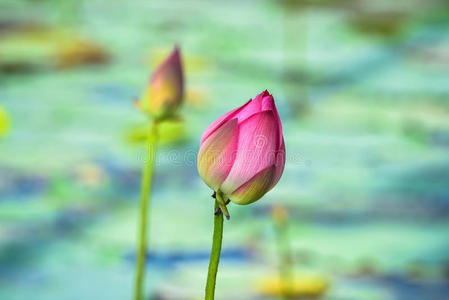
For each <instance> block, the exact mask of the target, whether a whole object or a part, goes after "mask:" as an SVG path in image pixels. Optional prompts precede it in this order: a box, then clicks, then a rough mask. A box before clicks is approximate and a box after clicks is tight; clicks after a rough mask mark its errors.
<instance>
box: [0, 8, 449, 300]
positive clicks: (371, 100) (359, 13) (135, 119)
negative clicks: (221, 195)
mask: <svg viewBox="0 0 449 300" xmlns="http://www.w3.org/2000/svg"><path fill="white" fill-rule="evenodd" d="M174 45H179V46H180V47H181V49H182V55H183V60H184V66H185V70H186V91H187V93H186V97H185V103H184V105H183V108H182V110H181V115H182V119H183V121H182V122H173V123H168V124H165V125H164V126H163V128H162V129H161V131H162V140H163V145H161V147H160V148H159V152H158V156H157V164H156V168H155V182H154V189H153V199H152V201H153V206H152V212H151V230H150V232H151V233H150V241H151V249H150V251H149V253H148V256H149V272H148V275H147V283H148V287H147V288H148V292H149V294H150V295H149V299H202V297H203V289H204V285H205V277H206V271H207V264H208V258H209V251H210V245H211V235H212V216H211V210H212V206H213V201H212V198H210V194H211V191H210V190H209V189H208V188H207V186H206V185H205V184H204V183H203V182H202V181H201V179H200V178H199V176H198V174H197V170H196V152H197V151H198V147H199V140H200V136H201V134H202V132H203V130H204V129H205V128H206V127H207V126H208V125H209V124H210V123H211V122H212V121H213V120H214V119H216V118H217V117H218V116H220V115H221V114H223V113H225V112H227V111H229V110H231V109H233V108H235V107H237V106H240V105H242V104H243V103H245V102H246V101H247V100H248V99H250V98H252V97H254V96H255V95H257V94H258V93H260V92H262V91H263V90H265V89H268V90H269V91H270V92H271V93H272V94H273V95H274V97H275V100H276V104H277V106H278V110H279V113H280V116H281V119H282V122H283V127H284V137H285V142H286V148H287V164H286V168H285V172H284V175H283V177H282V179H281V181H280V182H279V184H278V185H277V186H276V188H275V189H273V190H272V191H271V192H270V193H268V194H267V195H266V196H265V197H264V198H263V199H262V200H260V201H258V202H256V203H254V204H252V205H250V206H236V205H232V204H231V205H230V213H231V216H232V217H231V220H230V221H228V222H225V233H224V245H223V253H222V260H221V265H220V270H219V280H218V285H217V299H276V296H275V295H274V294H276V293H275V292H273V290H275V287H273V286H272V285H273V284H272V281H273V278H274V279H276V278H277V276H278V275H277V274H278V269H279V268H278V266H279V256H278V253H279V251H278V250H277V246H278V244H279V243H278V241H279V239H278V238H277V233H276V232H277V231H276V230H275V227H274V226H273V218H272V213H271V211H272V208H273V206H276V205H277V206H281V207H284V208H285V209H286V210H287V212H288V226H287V234H288V235H287V239H288V241H287V243H286V244H290V246H289V247H290V251H291V254H292V257H293V260H294V261H293V262H292V264H291V265H292V266H293V267H294V271H295V273H296V274H297V276H298V277H300V280H298V284H299V285H302V288H303V289H304V290H305V291H309V292H308V293H306V292H305V294H304V297H306V298H307V297H309V296H313V295H314V296H316V297H318V298H321V299H348V300H352V299H355V300H360V299H362V300H363V299H381V300H384V299H386V300H389V299H407V300H413V299H447V298H448V297H449V234H448V232H449V218H448V217H449V152H448V150H449V118H448V116H449V103H448V101H449V3H448V2H447V1H445V0H427V1H422V0H403V1H388V0H376V1H370V0H339V1H332V0H316V1H313V0H309V1H299V0H298V1H294V0H283V1H281V0H279V1H274V0H270V1H269V0H264V1H249V0H239V1H235V0H231V1H220V2H216V1H206V0H177V1H143V0H140V1H116V0H108V1H107V0H92V1H81V0H79V1H77V0H73V1H56V0H6V1H5V0H0V299H5V300H23V299H36V300H40V299H45V300H53V299H58V300H60V299H130V298H131V295H132V287H133V276H134V275H133V271H134V259H135V247H136V242H135V240H136V228H137V216H138V199H139V185H140V176H141V168H142V163H143V157H144V155H145V150H144V140H145V128H146V126H147V124H148V120H147V118H146V117H145V116H144V115H142V114H141V113H140V112H139V111H137V110H136V109H135V107H134V105H133V99H134V98H135V97H139V96H140V95H141V94H142V92H143V90H144V89H145V87H146V84H147V82H148V78H149V76H150V74H151V72H152V70H154V68H155V66H156V65H157V64H158V63H159V62H160V61H161V60H162V59H163V58H164V57H165V56H166V55H167V54H168V53H169V52H170V51H171V50H172V48H173V46H174ZM311 291H312V292H311Z"/></svg>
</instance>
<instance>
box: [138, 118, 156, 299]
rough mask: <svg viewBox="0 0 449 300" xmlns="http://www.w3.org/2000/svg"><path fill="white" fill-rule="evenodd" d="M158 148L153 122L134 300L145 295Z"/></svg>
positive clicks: (142, 199) (145, 171)
mask: <svg viewBox="0 0 449 300" xmlns="http://www.w3.org/2000/svg"><path fill="white" fill-rule="evenodd" d="M156 147H157V122H156V121H153V122H152V123H151V126H150V132H149V135H148V145H147V159H146V161H144V167H143V174H142V183H141V191H140V218H139V233H138V239H139V247H138V249H137V254H136V256H137V262H136V269H135V286H134V299H135V300H142V299H143V295H144V279H145V267H146V253H147V243H148V241H147V232H148V218H147V215H148V214H149V209H150V195H151V180H152V177H153V166H154V158H155V154H156Z"/></svg>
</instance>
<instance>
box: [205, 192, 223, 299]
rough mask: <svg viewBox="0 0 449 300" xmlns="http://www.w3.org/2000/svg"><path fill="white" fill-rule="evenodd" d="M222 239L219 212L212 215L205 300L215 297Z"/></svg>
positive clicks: (216, 205)
mask: <svg viewBox="0 0 449 300" xmlns="http://www.w3.org/2000/svg"><path fill="white" fill-rule="evenodd" d="M217 194H218V193H217ZM218 197H219V196H218ZM217 208H218V201H215V210H216V209H217ZM215 210H214V211H215ZM222 239H223V214H222V213H221V212H220V213H219V214H218V215H214V235H213V241H212V250H211V253H210V261H209V271H208V273H207V283H206V297H205V300H214V297H215V282H216V279H217V271H218V263H219V261H220V252H221V242H222Z"/></svg>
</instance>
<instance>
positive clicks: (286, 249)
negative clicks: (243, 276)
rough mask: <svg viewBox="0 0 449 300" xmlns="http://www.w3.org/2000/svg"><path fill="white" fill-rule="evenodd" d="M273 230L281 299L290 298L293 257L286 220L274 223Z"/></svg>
mask: <svg viewBox="0 0 449 300" xmlns="http://www.w3.org/2000/svg"><path fill="white" fill-rule="evenodd" d="M275 232H276V236H277V245H278V252H279V276H280V281H281V294H282V299H291V298H292V288H293V268H292V265H293V259H292V253H291V248H290V240H289V236H288V226H287V222H285V223H282V224H275Z"/></svg>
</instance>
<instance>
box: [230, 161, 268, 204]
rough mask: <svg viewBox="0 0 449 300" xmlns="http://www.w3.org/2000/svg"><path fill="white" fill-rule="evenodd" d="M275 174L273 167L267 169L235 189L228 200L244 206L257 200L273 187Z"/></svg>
mask: <svg viewBox="0 0 449 300" xmlns="http://www.w3.org/2000/svg"><path fill="white" fill-rule="evenodd" d="M275 172H276V168H275V166H274V165H272V166H271V167H268V168H266V169H264V170H262V171H260V172H259V173H257V174H256V175H254V176H253V178H251V179H250V180H248V181H247V182H246V183H245V184H243V185H242V186H240V187H239V188H237V190H235V191H234V192H233V193H232V194H231V195H229V199H231V201H232V202H234V203H236V204H241V205H246V204H250V203H252V202H254V201H257V200H259V199H260V198H261V197H262V196H263V195H265V193H267V192H268V191H269V190H270V189H271V188H272V187H273V178H274V174H275Z"/></svg>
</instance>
